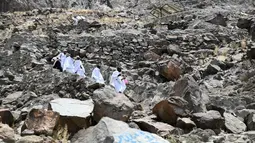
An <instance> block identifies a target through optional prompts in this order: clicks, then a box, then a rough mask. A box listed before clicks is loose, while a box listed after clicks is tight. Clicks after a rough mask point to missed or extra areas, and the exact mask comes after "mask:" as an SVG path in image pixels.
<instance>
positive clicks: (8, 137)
mask: <svg viewBox="0 0 255 143" xmlns="http://www.w3.org/2000/svg"><path fill="white" fill-rule="evenodd" d="M0 139H2V140H3V141H4V142H7V143H14V142H15V136H14V130H13V129H12V128H10V127H9V126H8V125H6V124H2V123H0Z"/></svg>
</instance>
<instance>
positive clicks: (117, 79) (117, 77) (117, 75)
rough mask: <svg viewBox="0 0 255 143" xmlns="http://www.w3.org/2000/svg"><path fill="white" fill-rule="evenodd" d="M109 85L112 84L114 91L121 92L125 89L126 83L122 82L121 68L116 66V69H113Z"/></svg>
mask: <svg viewBox="0 0 255 143" xmlns="http://www.w3.org/2000/svg"><path fill="white" fill-rule="evenodd" d="M110 85H112V86H113V87H114V88H115V90H116V92H118V93H123V92H124V91H125V89H126V85H125V83H124V80H123V77H122V76H121V68H117V71H114V72H113V74H112V76H111V80H110Z"/></svg>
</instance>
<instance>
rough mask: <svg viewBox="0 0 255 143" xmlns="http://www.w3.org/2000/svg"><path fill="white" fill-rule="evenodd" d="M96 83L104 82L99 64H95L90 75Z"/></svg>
mask: <svg viewBox="0 0 255 143" xmlns="http://www.w3.org/2000/svg"><path fill="white" fill-rule="evenodd" d="M91 77H92V78H93V79H94V80H95V81H96V82H97V83H101V84H104V78H103V76H102V74H101V72H100V66H97V67H95V68H94V69H93V71H92V76H91Z"/></svg>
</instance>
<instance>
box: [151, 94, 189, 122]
mask: <svg viewBox="0 0 255 143" xmlns="http://www.w3.org/2000/svg"><path fill="white" fill-rule="evenodd" d="M186 104H187V103H186V101H185V100H183V99H182V98H180V97H171V98H169V99H168V100H163V101H161V102H159V103H158V104H156V105H155V106H154V108H153V109H152V110H153V114H155V115H156V116H157V117H158V118H159V119H161V120H162V121H163V122H166V123H169V124H171V125H175V124H176V121H177V118H178V116H181V117H182V116H185V115H186V111H185V105H186Z"/></svg>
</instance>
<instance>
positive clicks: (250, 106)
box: [246, 103, 255, 110]
mask: <svg viewBox="0 0 255 143" xmlns="http://www.w3.org/2000/svg"><path fill="white" fill-rule="evenodd" d="M246 108H247V109H254V110H255V103H251V104H248V105H247V106H246Z"/></svg>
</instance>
